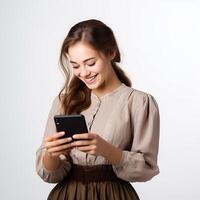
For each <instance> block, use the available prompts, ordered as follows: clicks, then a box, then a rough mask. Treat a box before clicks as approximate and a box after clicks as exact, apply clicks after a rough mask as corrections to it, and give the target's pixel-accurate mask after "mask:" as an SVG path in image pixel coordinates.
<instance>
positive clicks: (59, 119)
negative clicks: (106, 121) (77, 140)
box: [54, 114, 88, 140]
mask: <svg viewBox="0 0 200 200" xmlns="http://www.w3.org/2000/svg"><path fill="white" fill-rule="evenodd" d="M54 122H55V125H56V130H57V132H60V131H65V135H64V136H63V137H72V136H73V135H74V134H80V133H88V128H87V125H86V121H85V117H84V115H81V114H80V115H55V116H54ZM72 139H73V138H72ZM73 140H74V139H73Z"/></svg>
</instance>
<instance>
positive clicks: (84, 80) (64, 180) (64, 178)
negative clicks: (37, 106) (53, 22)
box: [36, 20, 159, 200]
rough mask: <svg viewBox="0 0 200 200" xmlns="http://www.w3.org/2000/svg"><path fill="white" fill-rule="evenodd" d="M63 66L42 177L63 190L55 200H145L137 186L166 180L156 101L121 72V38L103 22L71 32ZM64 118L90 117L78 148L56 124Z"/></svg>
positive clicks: (39, 164) (42, 153)
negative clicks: (162, 172) (161, 170)
mask: <svg viewBox="0 0 200 200" xmlns="http://www.w3.org/2000/svg"><path fill="white" fill-rule="evenodd" d="M66 61H67V62H66ZM60 62H61V67H62V69H63V71H64V73H65V75H66V82H65V85H64V86H63V88H62V90H61V91H60V93H59V95H58V96H57V97H56V98H55V99H54V101H53V104H52V108H51V110H50V112H49V117H48V120H47V123H46V128H45V133H44V140H43V142H42V144H41V146H40V148H39V149H38V150H37V155H36V169H37V172H38V174H39V176H40V177H41V178H42V179H43V180H44V181H46V182H52V183H57V185H56V186H55V187H54V188H53V190H52V191H51V192H50V194H49V197H48V200H55V199H56V200H61V199H62V200H65V199H68V200H76V199H77V200H78V199H82V200H86V199H91V200H97V199H105V200H108V199H109V200H114V199H115V200H121V199H126V200H138V199H139V197H138V195H137V193H136V191H135V189H134V188H133V186H132V185H131V184H130V182H136V181H140V182H141V181H143V182H144V181H148V180H150V179H151V178H152V177H154V176H155V175H157V174H158V173H159V168H158V166H157V154H158V146H159V145H158V143H159V109H158V105H157V103H156V100H155V99H154V97H153V96H151V95H150V94H147V93H144V92H142V91H138V90H136V89H133V88H132V87H131V81H130V80H129V78H128V77H127V76H126V74H125V73H124V71H123V70H122V69H121V68H120V67H119V66H118V65H117V64H116V63H117V62H120V53H119V50H118V46H117V43H116V40H115V37H114V34H113V32H112V30H111V29H110V28H109V27H108V26H107V25H105V24H104V23H102V22H100V21H98V20H87V21H83V22H80V23H78V24H76V25H74V26H73V27H72V28H71V29H70V31H69V33H68V35H67V37H66V38H65V40H64V42H63V45H62V48H61V54H60ZM65 63H68V65H67V66H65ZM71 69H72V70H73V77H72V79H71V74H70V71H71ZM69 80H70V81H69ZM58 114H67V115H70V114H82V115H84V116H85V119H86V122H87V126H88V130H89V132H88V133H81V134H76V135H74V136H73V138H75V139H76V140H75V141H72V138H70V137H69V138H64V139H63V138H62V136H63V133H62V132H56V127H55V124H54V121H53V117H54V116H55V115H58Z"/></svg>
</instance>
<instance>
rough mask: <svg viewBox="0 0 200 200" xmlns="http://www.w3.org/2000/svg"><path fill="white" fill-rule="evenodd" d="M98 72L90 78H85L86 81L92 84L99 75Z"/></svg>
mask: <svg viewBox="0 0 200 200" xmlns="http://www.w3.org/2000/svg"><path fill="white" fill-rule="evenodd" d="M97 75H98V74H96V75H94V76H91V77H90V78H87V79H85V82H86V83H88V84H90V83H92V82H94V80H95V78H96V77H97Z"/></svg>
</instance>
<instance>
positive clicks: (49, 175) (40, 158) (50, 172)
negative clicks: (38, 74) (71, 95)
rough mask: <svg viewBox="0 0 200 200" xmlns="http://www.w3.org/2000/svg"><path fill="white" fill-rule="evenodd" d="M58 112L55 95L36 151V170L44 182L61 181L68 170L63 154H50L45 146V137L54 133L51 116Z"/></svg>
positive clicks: (58, 102)
mask: <svg viewBox="0 0 200 200" xmlns="http://www.w3.org/2000/svg"><path fill="white" fill-rule="evenodd" d="M59 112H60V101H59V98H58V97H56V98H55V99H54V101H53V104H52V107H51V110H50V112H49V115H48V119H47V123H46V127H45V131H44V137H43V142H42V144H41V146H40V147H39V148H38V150H37V152H36V171H37V173H38V175H39V176H40V177H41V178H42V179H43V180H44V181H46V182H50V183H56V182H59V181H61V180H62V179H63V178H64V177H65V176H66V175H67V174H68V172H69V170H70V168H71V164H70V161H69V159H67V158H66V157H64V156H57V157H56V156H54V157H52V156H50V154H49V155H48V154H47V151H46V148H45V138H46V137H48V136H49V137H51V135H52V134H53V133H56V127H55V124H54V121H53V116H54V115H55V114H59Z"/></svg>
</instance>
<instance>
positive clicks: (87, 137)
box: [71, 132, 109, 156]
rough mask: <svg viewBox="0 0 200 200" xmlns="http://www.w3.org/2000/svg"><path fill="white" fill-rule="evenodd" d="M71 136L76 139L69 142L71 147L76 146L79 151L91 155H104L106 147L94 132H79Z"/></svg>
mask: <svg viewBox="0 0 200 200" xmlns="http://www.w3.org/2000/svg"><path fill="white" fill-rule="evenodd" d="M73 138H74V139H76V140H77V141H74V142H72V143H71V145H72V147H77V149H79V150H80V151H83V152H85V153H89V154H93V155H102V156H104V155H105V150H106V148H107V147H108V144H109V143H108V142H106V141H105V140H104V139H103V138H102V137H100V136H99V135H98V134H96V133H91V132H90V133H81V134H76V135H73Z"/></svg>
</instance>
